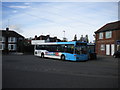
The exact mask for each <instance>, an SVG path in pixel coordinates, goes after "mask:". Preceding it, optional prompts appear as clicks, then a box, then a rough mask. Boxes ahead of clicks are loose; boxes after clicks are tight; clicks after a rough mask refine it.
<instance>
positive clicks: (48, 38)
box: [33, 35, 61, 42]
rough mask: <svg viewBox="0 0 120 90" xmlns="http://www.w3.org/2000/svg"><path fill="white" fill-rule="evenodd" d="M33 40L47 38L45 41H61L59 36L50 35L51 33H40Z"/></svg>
mask: <svg viewBox="0 0 120 90" xmlns="http://www.w3.org/2000/svg"><path fill="white" fill-rule="evenodd" d="M33 40H45V42H60V41H61V40H60V39H58V38H57V37H50V35H46V36H45V35H40V36H39V37H37V35H36V36H35V38H34V39H33Z"/></svg>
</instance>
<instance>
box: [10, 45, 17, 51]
mask: <svg viewBox="0 0 120 90" xmlns="http://www.w3.org/2000/svg"><path fill="white" fill-rule="evenodd" d="M8 48H9V50H16V44H9V45H8Z"/></svg>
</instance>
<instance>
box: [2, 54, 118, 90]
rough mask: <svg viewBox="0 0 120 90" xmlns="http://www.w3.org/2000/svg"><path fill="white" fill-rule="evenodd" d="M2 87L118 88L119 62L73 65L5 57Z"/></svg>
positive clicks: (29, 57) (30, 57) (108, 60)
mask: <svg viewBox="0 0 120 90" xmlns="http://www.w3.org/2000/svg"><path fill="white" fill-rule="evenodd" d="M2 63H3V64H2V70H3V71H2V88H118V59H115V58H112V57H110V56H98V59H97V60H89V61H86V62H71V61H62V60H55V59H47V58H44V59H42V58H39V57H35V56H33V55H3V58H2Z"/></svg>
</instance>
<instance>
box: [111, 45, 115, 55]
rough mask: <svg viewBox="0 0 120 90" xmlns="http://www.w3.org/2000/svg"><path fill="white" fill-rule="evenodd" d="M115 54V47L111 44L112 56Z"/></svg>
mask: <svg viewBox="0 0 120 90" xmlns="http://www.w3.org/2000/svg"><path fill="white" fill-rule="evenodd" d="M114 52H115V45H114V44H111V55H113V54H114Z"/></svg>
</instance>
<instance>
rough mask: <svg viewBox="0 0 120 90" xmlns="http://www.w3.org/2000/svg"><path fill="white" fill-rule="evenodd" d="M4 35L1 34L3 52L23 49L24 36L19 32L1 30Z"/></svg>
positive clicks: (7, 29)
mask: <svg viewBox="0 0 120 90" xmlns="http://www.w3.org/2000/svg"><path fill="white" fill-rule="evenodd" d="M0 32H1V33H2V35H1V36H0V50H2V52H3V53H4V52H7V53H8V52H16V51H19V52H21V51H22V49H23V48H22V47H23V40H24V37H23V36H22V35H20V34H18V33H17V32H15V31H12V30H9V28H6V30H0Z"/></svg>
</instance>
